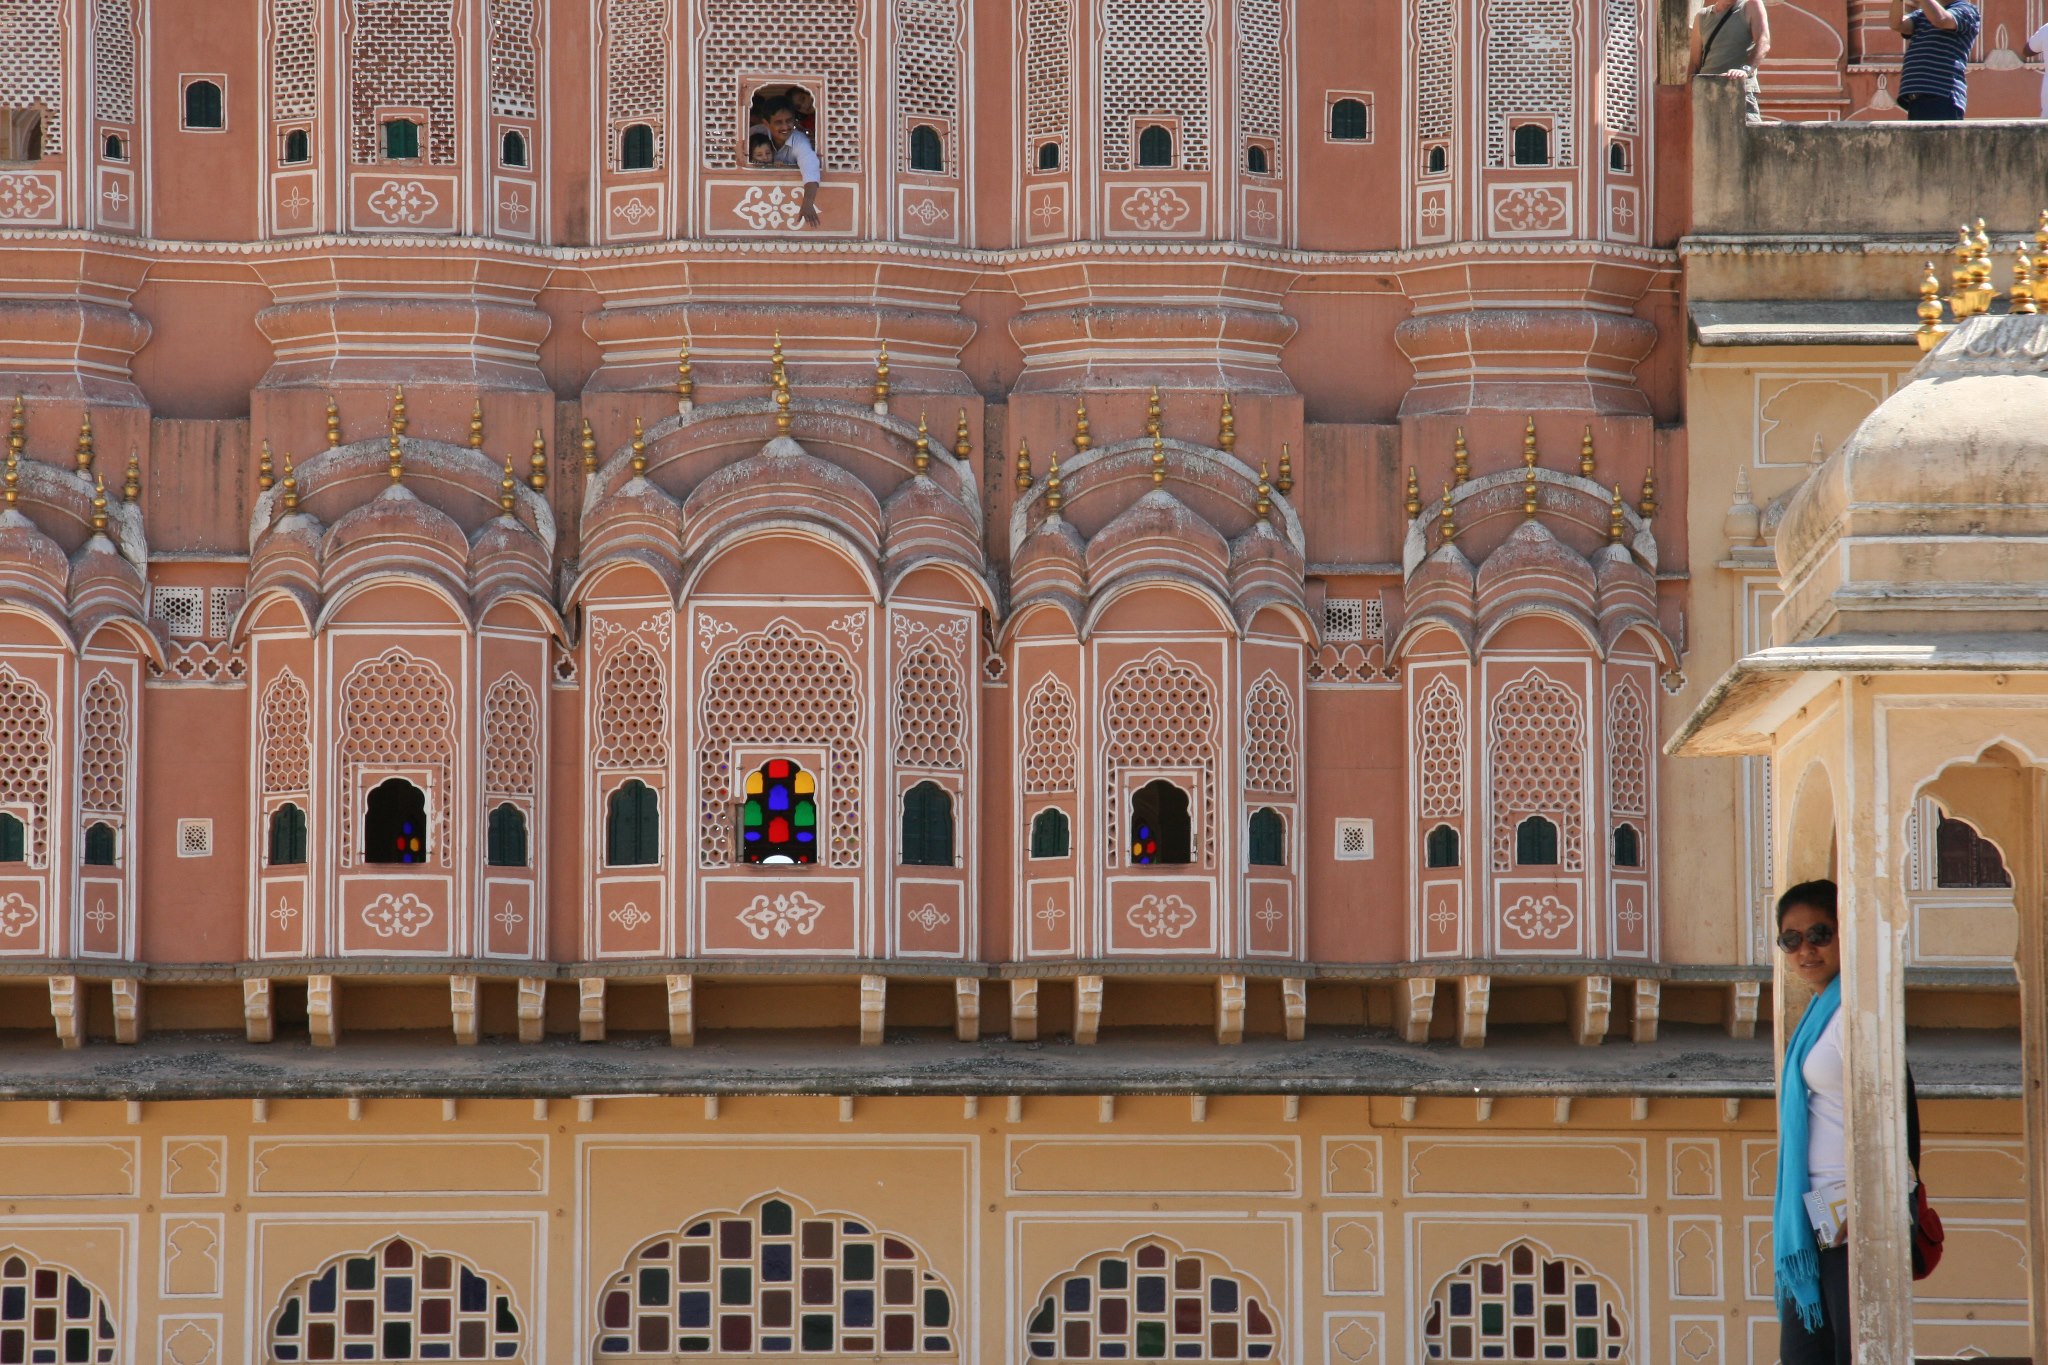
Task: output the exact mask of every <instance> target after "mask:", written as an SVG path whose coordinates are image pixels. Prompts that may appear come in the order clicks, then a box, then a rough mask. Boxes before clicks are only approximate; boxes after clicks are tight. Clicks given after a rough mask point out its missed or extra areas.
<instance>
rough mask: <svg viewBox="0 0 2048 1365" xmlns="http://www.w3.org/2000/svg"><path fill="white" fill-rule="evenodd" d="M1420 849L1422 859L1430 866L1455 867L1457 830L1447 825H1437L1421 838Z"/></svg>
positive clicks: (1456, 863)
mask: <svg viewBox="0 0 2048 1365" xmlns="http://www.w3.org/2000/svg"><path fill="white" fill-rule="evenodd" d="M1422 851H1423V860H1424V861H1425V862H1426V863H1427V864H1428V865H1429V866H1431V867H1456V866H1457V865H1458V831H1456V830H1455V829H1452V828H1451V827H1450V826H1449V825H1438V826H1437V827H1436V828H1434V829H1432V830H1431V831H1430V832H1429V835H1428V837H1426V838H1425V839H1424V840H1423V843H1422Z"/></svg>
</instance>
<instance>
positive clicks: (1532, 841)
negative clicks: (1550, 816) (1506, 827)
mask: <svg viewBox="0 0 2048 1365" xmlns="http://www.w3.org/2000/svg"><path fill="white" fill-rule="evenodd" d="M1515 865H1516V866H1517V867H1555V866H1557V826H1556V825H1553V824H1552V823H1550V821H1548V820H1546V819H1544V818H1543V817H1542V816H1540V815H1532V816H1530V817H1529V818H1528V819H1526V820H1524V821H1523V822H1522V823H1521V824H1519V825H1516V826H1515Z"/></svg>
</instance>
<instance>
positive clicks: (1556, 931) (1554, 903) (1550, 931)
mask: <svg viewBox="0 0 2048 1365" xmlns="http://www.w3.org/2000/svg"><path fill="white" fill-rule="evenodd" d="M1501 920H1502V921H1503V922H1504V923H1505V924H1506V925H1507V926H1508V928H1510V929H1512V930H1514V931H1515V932H1516V933H1518V934H1520V935H1521V936H1522V937H1523V938H1543V939H1551V938H1556V937H1558V936H1559V935H1560V934H1562V933H1564V931H1565V930H1567V929H1569V928H1571V927H1572V912H1571V911H1570V910H1569V909H1567V908H1566V907H1565V904H1564V902H1563V901H1560V900H1559V899H1558V898H1557V897H1555V896H1545V897H1543V898H1542V899H1541V900H1538V899H1537V898H1536V897H1534V896H1524V897H1522V898H1521V899H1520V900H1518V901H1516V902H1515V903H1514V904H1513V905H1511V906H1509V907H1508V910H1507V913H1506V914H1504V915H1502V916H1501Z"/></svg>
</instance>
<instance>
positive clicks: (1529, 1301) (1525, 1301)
mask: <svg viewBox="0 0 2048 1365" xmlns="http://www.w3.org/2000/svg"><path fill="white" fill-rule="evenodd" d="M1515 1316H1516V1317H1518V1318H1533V1317H1535V1316H1536V1286H1535V1285H1533V1284H1518V1285H1516V1286H1515Z"/></svg>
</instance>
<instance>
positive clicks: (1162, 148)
mask: <svg viewBox="0 0 2048 1365" xmlns="http://www.w3.org/2000/svg"><path fill="white" fill-rule="evenodd" d="M1138 164H1139V165H1140V166H1171V165H1172V164H1173V134H1172V133H1170V132H1168V131H1167V130H1166V129H1165V128H1164V127H1163V126H1161V125H1160V124H1157V123H1148V124H1146V125H1145V127H1144V129H1143V130H1142V131H1141V132H1139V134H1138Z"/></svg>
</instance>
